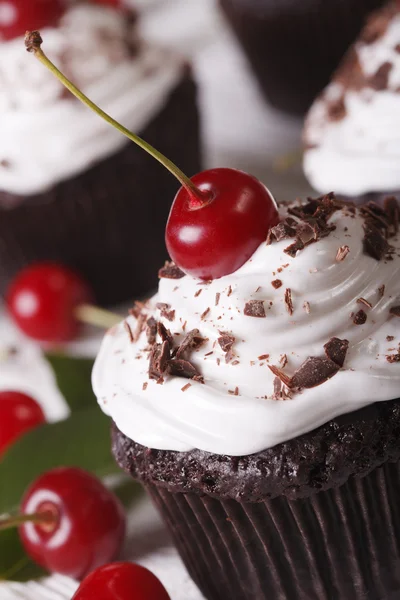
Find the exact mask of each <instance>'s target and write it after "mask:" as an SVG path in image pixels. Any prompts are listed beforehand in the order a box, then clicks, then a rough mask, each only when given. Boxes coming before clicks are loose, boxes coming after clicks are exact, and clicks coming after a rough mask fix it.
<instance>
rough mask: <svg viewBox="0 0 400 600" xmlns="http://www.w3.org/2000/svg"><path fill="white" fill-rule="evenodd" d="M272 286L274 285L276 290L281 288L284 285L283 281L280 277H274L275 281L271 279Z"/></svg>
mask: <svg viewBox="0 0 400 600" xmlns="http://www.w3.org/2000/svg"><path fill="white" fill-rule="evenodd" d="M271 284H272V287H274V288H275V289H276V290H277V289H279V288H280V287H282V285H283V283H282V281H281V280H280V279H274V281H271Z"/></svg>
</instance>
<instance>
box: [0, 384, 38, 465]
mask: <svg viewBox="0 0 400 600" xmlns="http://www.w3.org/2000/svg"><path fill="white" fill-rule="evenodd" d="M45 422H46V418H45V416H44V413H43V411H42V409H41V407H40V406H39V404H38V403H37V402H36V400H34V399H33V398H31V397H30V396H27V395H26V394H23V393H21V392H13V391H10V392H8V391H5V392H0V457H1V455H2V454H3V453H4V451H5V450H7V448H8V447H9V446H11V444H13V443H14V442H15V441H16V440H17V439H18V438H19V437H21V436H22V435H23V434H24V433H26V432H27V431H29V430H30V429H33V428H35V427H38V426H39V425H42V424H43V423H45Z"/></svg>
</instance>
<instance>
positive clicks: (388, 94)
mask: <svg viewBox="0 0 400 600" xmlns="http://www.w3.org/2000/svg"><path fill="white" fill-rule="evenodd" d="M399 132H400V2H399V1H398V0H397V1H395V2H391V3H390V4H388V5H387V6H386V7H385V8H384V9H382V10H381V11H379V12H376V13H375V14H374V15H372V16H371V17H370V19H369V21H368V23H367V25H366V27H365V29H364V30H363V32H362V34H361V37H360V39H359V40H358V41H357V42H356V43H355V45H354V46H353V48H351V50H350V51H349V53H348V54H347V55H346V57H345V59H344V61H343V62H342V64H341V66H340V68H339V70H338V71H337V73H336V74H335V76H334V78H333V79H332V82H331V83H330V84H329V85H328V87H327V88H326V89H325V90H324V92H323V93H322V94H321V96H320V97H319V98H317V100H316V101H315V102H314V104H313V106H312V108H311V110H310V112H309V114H308V117H307V119H306V123H305V129H304V141H305V154H304V171H305V174H306V176H307V178H308V180H309V182H310V183H311V185H312V186H313V187H314V188H315V189H316V190H318V191H319V192H322V193H324V192H329V191H330V190H332V189H335V190H336V191H337V192H338V194H340V195H341V196H346V197H349V198H351V199H354V200H361V201H366V200H381V199H382V198H383V197H384V196H386V195H388V194H394V195H396V194H400V142H399V140H400V134H399Z"/></svg>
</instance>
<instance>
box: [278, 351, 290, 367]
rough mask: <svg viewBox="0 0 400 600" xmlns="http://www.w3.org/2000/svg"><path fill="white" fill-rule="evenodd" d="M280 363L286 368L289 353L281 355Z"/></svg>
mask: <svg viewBox="0 0 400 600" xmlns="http://www.w3.org/2000/svg"><path fill="white" fill-rule="evenodd" d="M279 363H280V365H281V367H282V369H284V368H285V367H286V365H287V364H288V357H287V354H282V355H281V357H280V358H279Z"/></svg>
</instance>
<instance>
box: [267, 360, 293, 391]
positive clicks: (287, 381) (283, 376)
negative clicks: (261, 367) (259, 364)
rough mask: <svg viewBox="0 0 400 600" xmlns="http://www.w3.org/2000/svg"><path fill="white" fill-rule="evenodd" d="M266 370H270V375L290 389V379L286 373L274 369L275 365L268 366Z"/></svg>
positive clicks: (276, 368) (277, 368)
mask: <svg viewBox="0 0 400 600" xmlns="http://www.w3.org/2000/svg"><path fill="white" fill-rule="evenodd" d="M268 368H269V369H270V371H272V373H273V374H274V375H275V376H276V377H278V378H279V380H280V381H282V383H284V384H285V385H286V386H287V387H288V388H290V387H292V379H291V377H289V375H286V373H284V372H283V371H282V369H280V368H279V367H276V366H275V365H268Z"/></svg>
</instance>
